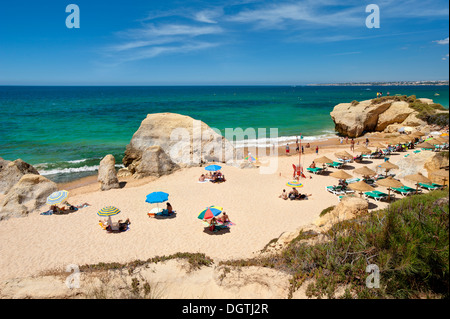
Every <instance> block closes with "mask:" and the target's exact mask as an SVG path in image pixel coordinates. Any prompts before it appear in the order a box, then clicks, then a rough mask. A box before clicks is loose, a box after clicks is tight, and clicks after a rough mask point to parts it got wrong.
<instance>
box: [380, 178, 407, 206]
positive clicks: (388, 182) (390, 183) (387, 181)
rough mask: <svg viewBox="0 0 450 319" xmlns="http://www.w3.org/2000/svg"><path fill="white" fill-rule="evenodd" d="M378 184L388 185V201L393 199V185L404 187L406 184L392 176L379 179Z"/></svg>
mask: <svg viewBox="0 0 450 319" xmlns="http://www.w3.org/2000/svg"><path fill="white" fill-rule="evenodd" d="M377 184H378V185H380V186H384V187H387V189H388V201H390V200H391V188H392V187H395V188H398V187H403V186H404V185H403V184H402V183H401V182H400V181H398V180H396V179H393V178H392V177H391V176H389V177H387V178H383V179H380V180H379V181H377Z"/></svg>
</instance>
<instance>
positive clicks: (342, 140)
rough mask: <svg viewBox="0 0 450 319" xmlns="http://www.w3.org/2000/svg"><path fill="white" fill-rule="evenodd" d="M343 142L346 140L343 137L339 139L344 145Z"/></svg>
mask: <svg viewBox="0 0 450 319" xmlns="http://www.w3.org/2000/svg"><path fill="white" fill-rule="evenodd" d="M343 142H344V138H343V137H342V136H341V137H340V138H339V143H340V144H342V143H343Z"/></svg>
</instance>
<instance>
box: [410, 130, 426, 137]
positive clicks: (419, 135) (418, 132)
mask: <svg viewBox="0 0 450 319" xmlns="http://www.w3.org/2000/svg"><path fill="white" fill-rule="evenodd" d="M412 134H414V135H416V136H417V137H421V136H424V135H425V133H423V132H421V131H415V132H413V133H412Z"/></svg>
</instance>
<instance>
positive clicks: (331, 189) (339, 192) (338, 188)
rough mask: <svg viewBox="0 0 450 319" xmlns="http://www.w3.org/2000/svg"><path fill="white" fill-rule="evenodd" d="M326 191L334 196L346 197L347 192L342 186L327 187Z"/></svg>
mask: <svg viewBox="0 0 450 319" xmlns="http://www.w3.org/2000/svg"><path fill="white" fill-rule="evenodd" d="M326 190H327V191H329V192H330V193H332V194H334V195H345V191H344V189H343V187H342V186H341V185H338V186H327V187H326Z"/></svg>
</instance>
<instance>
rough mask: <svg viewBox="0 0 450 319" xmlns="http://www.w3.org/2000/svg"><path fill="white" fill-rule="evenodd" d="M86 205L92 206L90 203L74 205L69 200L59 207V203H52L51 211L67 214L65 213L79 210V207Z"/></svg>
mask: <svg viewBox="0 0 450 319" xmlns="http://www.w3.org/2000/svg"><path fill="white" fill-rule="evenodd" d="M86 206H90V205H89V204H88V203H84V204H82V205H78V206H74V205H72V204H69V203H68V202H65V203H64V206H62V207H59V206H57V205H51V206H50V210H49V212H51V213H53V214H65V213H71V212H74V211H77V210H78V209H79V208H83V207H86Z"/></svg>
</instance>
